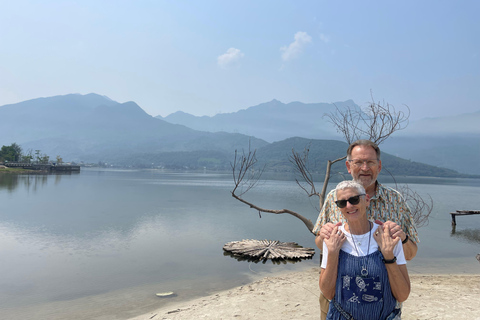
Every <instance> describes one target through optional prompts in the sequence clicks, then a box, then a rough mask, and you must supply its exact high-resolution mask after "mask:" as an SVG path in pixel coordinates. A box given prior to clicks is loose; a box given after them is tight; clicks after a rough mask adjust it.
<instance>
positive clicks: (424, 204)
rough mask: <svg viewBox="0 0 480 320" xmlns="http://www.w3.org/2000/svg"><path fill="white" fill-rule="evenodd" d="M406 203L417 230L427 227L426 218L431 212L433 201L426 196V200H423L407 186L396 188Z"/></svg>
mask: <svg viewBox="0 0 480 320" xmlns="http://www.w3.org/2000/svg"><path fill="white" fill-rule="evenodd" d="M397 190H398V192H400V193H401V194H402V196H403V198H404V199H405V201H406V202H407V203H408V206H409V207H410V211H411V213H412V216H413V219H414V221H415V224H416V225H417V227H418V228H420V227H423V226H426V225H428V218H429V216H430V213H432V210H433V199H432V197H431V196H430V195H428V200H425V199H424V198H423V197H422V196H420V195H419V194H418V193H417V192H416V191H414V190H412V189H411V188H410V187H409V186H408V185H402V186H400V187H397Z"/></svg>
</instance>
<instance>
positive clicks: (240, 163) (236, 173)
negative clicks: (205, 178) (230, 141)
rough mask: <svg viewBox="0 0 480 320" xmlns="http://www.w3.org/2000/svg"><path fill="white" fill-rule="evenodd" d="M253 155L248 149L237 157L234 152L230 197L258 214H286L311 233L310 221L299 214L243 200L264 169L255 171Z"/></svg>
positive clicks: (254, 157)
mask: <svg viewBox="0 0 480 320" xmlns="http://www.w3.org/2000/svg"><path fill="white" fill-rule="evenodd" d="M255 154H256V150H254V151H251V150H250V149H249V150H248V153H245V152H243V154H242V155H241V156H239V155H238V153H237V151H235V159H234V162H233V164H231V167H232V172H233V181H234V183H235V187H234V188H233V190H232V197H234V198H235V199H237V200H238V201H240V202H242V203H245V204H246V205H248V206H249V207H250V208H252V209H255V210H257V211H258V212H259V213H261V212H266V213H274V214H282V213H288V214H290V215H292V216H294V217H296V218H298V219H300V220H301V221H302V222H303V223H304V224H305V226H306V227H307V228H308V230H309V231H310V232H312V230H313V223H312V221H311V220H310V219H307V218H305V217H304V216H302V215H301V214H299V213H297V212H295V211H292V210H288V209H281V210H271V209H265V208H261V207H259V206H257V205H255V204H253V203H251V202H249V201H247V200H245V199H244V198H243V195H244V194H245V193H247V192H248V191H249V190H250V189H252V188H253V187H254V186H255V185H256V184H257V183H258V181H259V179H260V176H261V174H262V173H263V171H264V169H265V166H264V167H263V169H262V170H260V171H256V170H255V168H254V165H255V164H256V163H257V158H256V156H255Z"/></svg>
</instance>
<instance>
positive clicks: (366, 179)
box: [346, 146, 382, 189]
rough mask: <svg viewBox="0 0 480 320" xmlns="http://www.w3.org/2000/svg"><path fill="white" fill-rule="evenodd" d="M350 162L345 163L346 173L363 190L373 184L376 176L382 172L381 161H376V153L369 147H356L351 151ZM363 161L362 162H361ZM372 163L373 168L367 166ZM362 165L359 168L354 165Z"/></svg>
mask: <svg viewBox="0 0 480 320" xmlns="http://www.w3.org/2000/svg"><path fill="white" fill-rule="evenodd" d="M351 160H352V161H348V160H347V162H346V165H347V169H348V173H350V174H351V175H352V177H353V179H354V180H355V181H358V182H360V183H361V184H362V185H363V187H364V188H365V189H367V188H368V187H370V186H372V185H374V184H375V181H377V177H378V174H379V173H380V171H381V170H382V161H380V160H378V161H377V153H376V152H375V150H374V149H373V148H372V147H370V146H356V147H355V148H353V150H352V156H351ZM362 161H363V162H362ZM369 161H370V164H372V161H374V163H375V164H374V165H373V166H369V164H368V163H369ZM360 162H362V164H361V165H360V166H358V165H355V164H356V163H357V164H358V163H360Z"/></svg>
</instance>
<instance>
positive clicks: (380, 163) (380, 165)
mask: <svg viewBox="0 0 480 320" xmlns="http://www.w3.org/2000/svg"><path fill="white" fill-rule="evenodd" d="M380 171H382V160H378V173H380Z"/></svg>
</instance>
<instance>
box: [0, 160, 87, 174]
mask: <svg viewBox="0 0 480 320" xmlns="http://www.w3.org/2000/svg"><path fill="white" fill-rule="evenodd" d="M4 166H5V167H8V168H22V169H27V170H35V171H42V172H62V173H63V172H80V166H77V165H69V164H53V163H45V164H43V163H21V162H8V163H4Z"/></svg>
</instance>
